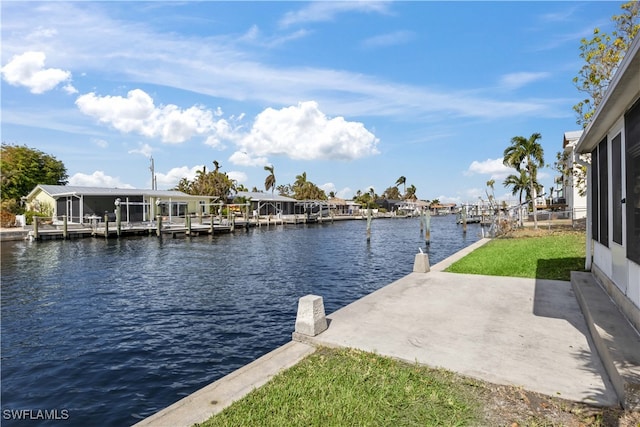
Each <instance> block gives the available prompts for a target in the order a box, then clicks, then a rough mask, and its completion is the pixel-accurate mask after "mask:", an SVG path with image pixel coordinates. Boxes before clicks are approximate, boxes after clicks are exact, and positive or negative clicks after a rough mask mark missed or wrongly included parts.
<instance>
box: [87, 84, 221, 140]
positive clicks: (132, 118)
mask: <svg viewBox="0 0 640 427" xmlns="http://www.w3.org/2000/svg"><path fill="white" fill-rule="evenodd" d="M76 105H77V106H78V108H79V109H80V111H82V112H83V113H84V114H86V115H88V116H92V117H95V118H97V119H98V121H99V122H100V123H105V124H110V125H111V126H113V127H114V128H116V129H118V130H119V131H121V132H124V133H131V132H135V133H138V134H140V135H143V136H146V137H149V138H156V137H159V138H160V139H161V141H162V142H166V143H171V144H177V143H182V142H184V141H186V140H188V139H191V138H192V137H194V136H196V135H208V138H207V141H208V142H207V143H208V144H210V145H214V146H215V145H217V144H219V141H218V140H216V138H219V137H229V136H230V134H231V129H230V126H229V125H228V123H227V122H226V120H224V119H220V120H218V121H215V120H214V119H213V116H214V113H213V112H212V111H210V110H206V109H203V108H201V107H198V106H193V107H190V108H187V109H186V110H181V109H180V108H179V107H178V106H176V105H173V104H168V105H164V106H159V107H156V106H155V105H154V102H153V99H152V98H151V96H149V95H148V94H147V93H146V92H144V91H143V90H140V89H134V90H131V91H129V92H128V93H127V97H126V98H124V97H121V96H109V95H107V96H97V95H96V94H95V93H93V92H91V93H88V94H85V95H81V96H79V97H78V99H77V100H76Z"/></svg>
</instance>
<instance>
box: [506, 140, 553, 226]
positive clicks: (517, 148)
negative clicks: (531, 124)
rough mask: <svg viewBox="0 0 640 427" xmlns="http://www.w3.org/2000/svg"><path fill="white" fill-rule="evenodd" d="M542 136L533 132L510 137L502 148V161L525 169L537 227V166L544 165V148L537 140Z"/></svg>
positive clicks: (517, 169) (519, 168) (517, 168)
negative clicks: (506, 144) (507, 144)
mask: <svg viewBox="0 0 640 427" xmlns="http://www.w3.org/2000/svg"><path fill="white" fill-rule="evenodd" d="M541 138H542V135H540V134H539V133H533V134H531V136H530V137H529V138H528V139H527V138H525V137H523V136H514V137H513V138H511V145H510V146H508V147H507V148H506V149H505V150H504V157H503V163H504V164H505V166H509V167H512V168H515V169H516V171H518V172H520V171H521V170H523V169H524V170H526V171H527V176H526V178H527V181H528V187H529V189H530V190H531V201H532V205H533V226H534V228H535V229H536V230H537V229H538V211H537V207H536V198H537V193H536V190H537V188H538V186H537V182H538V180H537V174H538V168H541V167H544V150H543V149H542V146H541V145H540V143H539V142H538V140H539V139H541Z"/></svg>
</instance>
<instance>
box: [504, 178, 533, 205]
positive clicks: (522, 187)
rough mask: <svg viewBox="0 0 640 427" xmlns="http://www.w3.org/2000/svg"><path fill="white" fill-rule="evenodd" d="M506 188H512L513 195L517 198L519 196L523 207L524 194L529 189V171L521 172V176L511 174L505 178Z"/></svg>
mask: <svg viewBox="0 0 640 427" xmlns="http://www.w3.org/2000/svg"><path fill="white" fill-rule="evenodd" d="M502 185H503V186H505V187H507V188H508V187H511V195H513V196H515V195H516V194H518V200H519V201H520V204H521V205H522V192H523V191H526V190H527V189H528V188H529V178H528V177H527V171H526V170H524V169H523V170H521V171H520V175H514V174H511V175H509V176H508V177H506V178H505V180H504V182H503V183H502Z"/></svg>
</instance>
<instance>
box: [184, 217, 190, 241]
mask: <svg viewBox="0 0 640 427" xmlns="http://www.w3.org/2000/svg"><path fill="white" fill-rule="evenodd" d="M184 219H185V222H186V223H187V236H191V215H189V214H188V213H187V216H186V217H185V218H184Z"/></svg>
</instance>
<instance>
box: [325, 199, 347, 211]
mask: <svg viewBox="0 0 640 427" xmlns="http://www.w3.org/2000/svg"><path fill="white" fill-rule="evenodd" d="M328 203H329V209H331V212H333V213H334V214H335V215H349V214H350V213H349V205H348V204H347V201H346V200H345V199H341V198H339V197H330V198H329V200H328Z"/></svg>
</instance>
